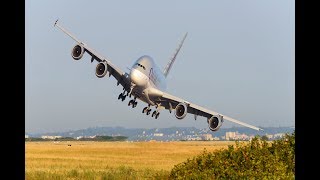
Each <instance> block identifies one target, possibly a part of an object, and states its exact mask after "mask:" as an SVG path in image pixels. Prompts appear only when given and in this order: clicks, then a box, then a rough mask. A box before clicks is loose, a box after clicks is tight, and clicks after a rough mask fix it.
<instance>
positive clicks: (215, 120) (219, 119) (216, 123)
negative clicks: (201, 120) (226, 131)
mask: <svg viewBox="0 0 320 180" xmlns="http://www.w3.org/2000/svg"><path fill="white" fill-rule="evenodd" d="M222 123H223V116H221V115H213V116H212V117H211V118H208V125H209V129H210V130H211V131H217V130H218V129H219V128H220V127H221V125H222Z"/></svg>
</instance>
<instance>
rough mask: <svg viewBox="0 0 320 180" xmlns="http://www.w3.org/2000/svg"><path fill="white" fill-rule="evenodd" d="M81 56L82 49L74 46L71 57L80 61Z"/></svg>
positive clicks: (79, 46)
mask: <svg viewBox="0 0 320 180" xmlns="http://www.w3.org/2000/svg"><path fill="white" fill-rule="evenodd" d="M83 54H84V47H83V46H81V45H79V44H77V45H75V46H74V47H73V49H72V51H71V56H72V58H73V59H74V60H79V59H81V58H82V56H83Z"/></svg>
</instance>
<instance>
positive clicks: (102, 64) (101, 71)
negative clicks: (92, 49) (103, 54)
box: [96, 61, 108, 78]
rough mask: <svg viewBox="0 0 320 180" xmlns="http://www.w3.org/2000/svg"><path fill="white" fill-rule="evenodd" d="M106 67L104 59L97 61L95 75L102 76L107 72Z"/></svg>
mask: <svg viewBox="0 0 320 180" xmlns="http://www.w3.org/2000/svg"><path fill="white" fill-rule="evenodd" d="M107 68H108V65H107V62H106V61H102V62H99V63H98V65H97V67H96V76H97V77H98V78H103V77H104V76H105V75H106V74H107V71H108V70H107Z"/></svg>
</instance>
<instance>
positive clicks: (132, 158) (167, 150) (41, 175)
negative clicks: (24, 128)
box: [25, 141, 234, 179]
mask: <svg viewBox="0 0 320 180" xmlns="http://www.w3.org/2000/svg"><path fill="white" fill-rule="evenodd" d="M232 144H234V142H228V141H226V142H223V141H198V142H196V141H194V142H188V141H181V142H90V141H83V142H73V141H70V142H26V143H25V147H26V148H25V149H26V150H25V151H26V152H25V154H26V162H25V163H26V170H25V171H26V179H167V177H168V175H169V172H170V170H171V169H172V168H173V167H174V165H176V164H178V163H180V162H183V161H185V160H187V158H191V157H193V156H195V155H197V154H199V153H201V152H202V151H203V150H204V148H206V150H207V151H214V150H218V149H221V148H227V147H228V145H232ZM69 145H71V146H69Z"/></svg>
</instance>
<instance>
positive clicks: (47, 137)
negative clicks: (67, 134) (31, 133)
mask: <svg viewBox="0 0 320 180" xmlns="http://www.w3.org/2000/svg"><path fill="white" fill-rule="evenodd" d="M61 137H62V136H41V138H42V139H56V138H61Z"/></svg>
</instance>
